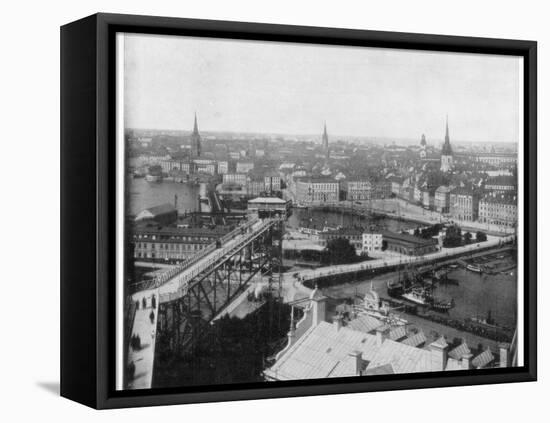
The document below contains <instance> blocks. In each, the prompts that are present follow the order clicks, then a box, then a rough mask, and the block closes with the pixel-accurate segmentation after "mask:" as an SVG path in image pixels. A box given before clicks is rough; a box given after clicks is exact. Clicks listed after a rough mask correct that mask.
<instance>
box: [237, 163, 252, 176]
mask: <svg viewBox="0 0 550 423" xmlns="http://www.w3.org/2000/svg"><path fill="white" fill-rule="evenodd" d="M252 169H254V163H252V162H237V173H248V172H250V171H251V170H252Z"/></svg>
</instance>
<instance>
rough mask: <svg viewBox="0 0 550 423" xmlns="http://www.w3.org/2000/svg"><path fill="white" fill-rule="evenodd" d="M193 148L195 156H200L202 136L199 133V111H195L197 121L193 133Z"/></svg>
mask: <svg viewBox="0 0 550 423" xmlns="http://www.w3.org/2000/svg"><path fill="white" fill-rule="evenodd" d="M191 149H192V153H193V155H194V156H195V157H200V155H201V136H200V134H199V125H198V124H197V112H195V121H194V123H193V133H192V134H191Z"/></svg>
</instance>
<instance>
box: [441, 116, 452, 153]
mask: <svg viewBox="0 0 550 423" xmlns="http://www.w3.org/2000/svg"><path fill="white" fill-rule="evenodd" d="M441 155H442V156H452V155H453V150H452V148H451V140H450V137H449V115H447V117H446V119H445V142H444V143H443V148H442V149H441Z"/></svg>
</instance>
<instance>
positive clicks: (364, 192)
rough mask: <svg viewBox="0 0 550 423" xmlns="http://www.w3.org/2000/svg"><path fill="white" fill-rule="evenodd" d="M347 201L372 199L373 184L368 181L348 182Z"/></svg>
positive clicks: (346, 184)
mask: <svg viewBox="0 0 550 423" xmlns="http://www.w3.org/2000/svg"><path fill="white" fill-rule="evenodd" d="M345 186H346V189H347V199H348V200H350V201H361V200H370V199H371V197H372V184H371V183H370V181H367V180H360V181H347V182H346V183H345Z"/></svg>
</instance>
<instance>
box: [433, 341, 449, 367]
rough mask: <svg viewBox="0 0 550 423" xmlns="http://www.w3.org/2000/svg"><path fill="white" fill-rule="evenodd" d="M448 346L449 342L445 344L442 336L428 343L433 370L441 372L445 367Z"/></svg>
mask: <svg viewBox="0 0 550 423" xmlns="http://www.w3.org/2000/svg"><path fill="white" fill-rule="evenodd" d="M448 348H449V344H447V341H445V338H444V337H443V336H441V337H440V338H439V339H437V340H436V341H434V342H432V343H431V344H430V351H431V353H432V365H433V371H436V372H442V371H443V370H445V368H446V367H447V350H448Z"/></svg>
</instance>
